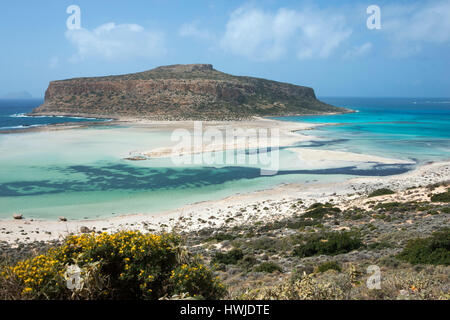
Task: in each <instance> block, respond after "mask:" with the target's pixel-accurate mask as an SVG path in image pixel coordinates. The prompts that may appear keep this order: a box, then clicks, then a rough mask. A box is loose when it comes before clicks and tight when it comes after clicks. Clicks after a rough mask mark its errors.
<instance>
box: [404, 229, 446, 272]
mask: <svg viewBox="0 0 450 320" xmlns="http://www.w3.org/2000/svg"><path fill="white" fill-rule="evenodd" d="M397 257H398V258H399V259H401V260H404V261H407V262H409V263H412V264H419V263H421V264H435V265H439V264H441V265H446V266H448V265H450V228H446V229H444V230H442V231H439V232H435V233H433V235H432V236H431V237H428V238H417V239H411V240H409V242H408V244H407V245H406V247H405V248H404V249H403V251H402V252H400V254H399V255H398V256H397Z"/></svg>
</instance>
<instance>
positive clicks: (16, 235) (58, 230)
mask: <svg viewBox="0 0 450 320" xmlns="http://www.w3.org/2000/svg"><path fill="white" fill-rule="evenodd" d="M120 124H125V125H130V126H133V127H136V128H145V129H146V130H148V131H149V132H155V131H156V132H160V131H170V130H173V129H179V128H189V129H192V128H193V121H191V120H188V121H181V120H180V121H170V120H166V121H155V120H148V119H131V118H128V119H116V120H113V121H109V122H83V123H76V124H74V123H64V124H55V125H48V126H44V127H38V128H30V129H37V130H26V132H31V131H57V130H65V129H67V130H69V129H80V128H89V127H96V126H105V125H107V126H109V125H120ZM203 125H204V128H207V127H214V128H219V129H222V130H223V129H226V128H227V127H234V126H238V127H240V128H246V127H251V128H255V127H257V128H258V127H259V128H266V129H267V128H271V127H272V128H278V129H280V133H281V135H280V136H281V138H282V139H280V147H281V146H287V145H292V144H294V143H297V142H304V141H312V140H314V139H315V137H312V136H307V135H304V134H302V133H301V131H303V130H309V129H312V128H315V127H318V126H324V125H333V124H323V123H305V122H291V121H282V120H278V119H270V118H257V117H255V118H254V119H252V120H248V121H245V120H241V121H204V122H203ZM17 131H18V130H14V133H17ZM237 148H238V146H237V145H236V146H235V149H237ZM214 150H216V148H214V147H213V148H212V150H208V151H207V152H210V151H214ZM190 151H191V152H192V151H195V150H190ZM293 151H294V152H295V151H297V152H295V153H299V152H298V150H293ZM142 152H145V150H144V151H142ZM203 152H205V151H203ZM300 153H302V156H303V157H306V158H307V160H308V161H309V162H308V163H310V164H314V163H316V162H317V160H318V158H320V159H323V158H326V159H327V161H336V162H338V161H363V162H367V161H368V162H370V161H375V162H376V161H379V162H380V163H388V164H394V163H395V164H398V163H403V164H405V163H409V164H412V162H408V161H404V160H398V159H389V158H383V157H379V156H373V155H367V154H358V153H351V152H343V151H331V150H314V149H311V150H310V149H308V148H302V150H301V152H300ZM299 157H300V154H299ZM336 159H337V160H336ZM414 164H417V163H414ZM417 165H418V164H417ZM443 172H446V174H443ZM424 173H427V175H428V176H429V177H430V178H427V177H424V176H423V175H424ZM448 176H450V159H448V160H445V161H441V162H434V163H426V164H421V165H418V166H417V167H415V169H413V170H411V171H408V172H406V173H403V174H399V175H391V176H385V177H376V176H373V177H372V176H371V177H357V178H350V179H347V180H345V181H343V182H321V183H310V184H308V185H305V184H301V183H289V184H281V185H278V186H275V187H273V188H268V189H264V190H259V191H253V192H246V193H238V194H234V195H231V196H228V197H226V198H223V199H220V200H206V201H202V202H197V203H191V204H188V205H184V206H182V207H180V208H177V209H173V210H166V211H161V212H157V213H152V214H149V213H136V214H125V215H120V214H119V215H117V216H114V217H111V218H100V219H92V220H68V221H66V222H65V221H55V220H36V219H31V220H28V219H26V217H25V219H23V220H13V218H12V216H11V218H10V219H0V242H1V241H4V242H7V243H11V244H13V243H16V242H17V243H20V242H35V241H53V240H57V239H62V238H64V237H66V236H67V235H69V234H70V233H80V232H81V229H82V228H83V227H85V228H87V229H89V230H93V231H96V232H101V231H106V232H114V231H118V230H123V229H130V228H131V229H138V230H147V231H151V230H154V231H155V232H156V231H162V230H168V231H169V230H174V229H177V228H178V229H182V230H185V231H195V230H200V229H202V228H205V227H214V228H217V229H219V228H220V227H221V226H223V225H224V224H225V223H227V222H226V221H227V220H229V219H231V218H232V219H233V220H232V221H234V222H233V223H234V224H237V225H239V224H245V223H254V222H256V221H261V220H264V221H267V219H268V220H270V219H279V218H281V217H286V214H289V210H284V211H283V210H282V211H281V212H280V211H279V210H278V209H277V208H279V207H280V206H284V205H285V204H286V203H288V204H290V205H291V204H292V203H293V202H295V201H297V199H300V198H301V199H304V200H305V201H306V203H311V204H312V203H314V202H327V201H329V200H330V199H334V201H336V202H335V203H344V202H346V201H349V200H352V199H353V197H355V194H357V193H360V194H364V193H367V192H368V191H370V190H374V189H377V188H382V187H389V188H392V189H395V190H404V189H406V188H409V187H411V186H416V185H417V184H420V185H426V184H431V183H437V182H442V181H445V180H446V179H445V177H448ZM272 202H273V203H272ZM269 203H271V204H270V205H269ZM254 206H257V207H261V208H260V210H259V211H257V212H256V213H254V215H252V216H246V215H239V214H240V213H241V212H242V210H243V209H245V211H246V212H247V211H249V210H248V208H250V207H254ZM267 206H268V207H267ZM266 207H267V208H268V209H267V210H265V209H264V208H266ZM288 207H289V205H288ZM236 214H238V216H236ZM61 216H64V213H63V212H62V213H61ZM212 216H214V219H211V217H212ZM186 219H188V220H189V221H190V222H186ZM194 219H196V220H195V221H194ZM229 221H231V220H229ZM180 225H182V227H180Z"/></svg>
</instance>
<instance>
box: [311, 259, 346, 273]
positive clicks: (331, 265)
mask: <svg viewBox="0 0 450 320" xmlns="http://www.w3.org/2000/svg"><path fill="white" fill-rule="evenodd" d="M328 270H336V271H337V272H341V271H342V269H341V267H340V266H339V264H338V263H337V262H336V261H327V262H324V263H322V264H321V265H319V266H318V267H317V271H318V272H325V271H328Z"/></svg>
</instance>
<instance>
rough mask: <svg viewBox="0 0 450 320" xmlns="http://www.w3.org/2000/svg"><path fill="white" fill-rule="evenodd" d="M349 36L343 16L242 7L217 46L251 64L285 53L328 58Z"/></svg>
mask: <svg viewBox="0 0 450 320" xmlns="http://www.w3.org/2000/svg"><path fill="white" fill-rule="evenodd" d="M351 33H352V30H351V29H350V28H349V27H348V26H347V25H346V23H345V20H344V18H343V16H341V15H339V14H337V13H335V12H333V11H324V10H320V9H311V8H309V9H302V10H301V11H297V10H289V9H283V8H282V9H279V10H278V11H276V12H274V13H273V12H267V11H262V10H260V9H257V8H250V7H241V8H239V9H237V10H235V11H234V12H233V13H232V15H231V17H230V19H229V21H228V23H227V25H226V31H225V34H224V36H223V37H222V39H221V41H220V46H221V48H223V49H224V50H226V51H229V52H231V53H233V54H235V55H240V56H245V57H247V58H249V59H252V60H260V61H266V60H277V59H279V58H281V57H282V56H283V55H284V54H285V53H286V51H287V50H288V49H290V48H291V49H293V50H295V51H296V56H297V57H298V58H299V59H311V58H327V57H329V56H330V55H331V54H333V52H334V51H335V50H336V49H337V48H338V47H339V46H340V45H341V44H342V42H344V41H345V40H346V39H347V38H348V37H349V36H350V34H351Z"/></svg>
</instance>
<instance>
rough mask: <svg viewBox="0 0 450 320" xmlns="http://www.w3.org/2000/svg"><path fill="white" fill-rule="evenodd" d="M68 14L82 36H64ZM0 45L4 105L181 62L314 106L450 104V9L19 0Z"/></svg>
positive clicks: (393, 4) (0, 12) (429, 5)
mask: <svg viewBox="0 0 450 320" xmlns="http://www.w3.org/2000/svg"><path fill="white" fill-rule="evenodd" d="M70 5H77V6H79V7H80V9H81V29H76V30H68V28H67V26H66V20H67V18H68V17H69V16H70V14H67V13H66V9H67V7H68V6H70ZM369 5H378V6H379V8H380V9H381V29H373V30H369V29H368V28H367V25H366V20H367V18H368V17H369V16H370V14H367V13H366V9H367V7H368V6H369ZM0 43H1V50H0V70H1V73H0V96H2V95H5V94H7V93H9V92H15V91H22V90H26V91H28V92H30V93H31V94H32V95H33V96H35V97H42V96H43V95H44V92H45V89H46V87H47V85H48V82H49V81H51V80H57V79H65V78H72V77H80V76H99V75H109V74H122V73H130V72H138V71H143V70H148V69H151V68H154V67H156V66H159V65H168V64H178V63H211V64H213V65H214V67H215V68H216V69H218V70H221V71H224V72H227V73H231V74H236V75H250V76H256V77H263V78H268V79H274V80H278V81H284V82H291V83H295V84H299V85H306V86H311V87H313V88H314V89H315V91H316V94H317V95H318V96H385V97H386V96H398V97H448V96H450V77H449V71H450V59H449V57H450V1H448V0H447V1H442V0H439V1H437V0H436V1H434V0H431V1H393V0H389V1H379V0H371V1H345V0H341V1H286V0H285V1H273V0H265V1H235V0H227V1H225V0H223V1H201V0H196V1H164V0H153V1H151V0H129V1H111V0H89V1H87V0H79V1H75V0H71V1H64V0H52V1H51V0H41V1H24V0H15V1H8V2H4V3H2V7H1V9H0Z"/></svg>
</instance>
